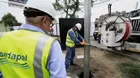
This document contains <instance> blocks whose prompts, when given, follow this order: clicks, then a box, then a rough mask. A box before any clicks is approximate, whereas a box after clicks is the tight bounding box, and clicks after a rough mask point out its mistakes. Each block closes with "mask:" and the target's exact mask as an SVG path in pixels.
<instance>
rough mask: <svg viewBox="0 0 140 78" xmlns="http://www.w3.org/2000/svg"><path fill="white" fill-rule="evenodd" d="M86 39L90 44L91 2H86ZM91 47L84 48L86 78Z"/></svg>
mask: <svg viewBox="0 0 140 78" xmlns="http://www.w3.org/2000/svg"><path fill="white" fill-rule="evenodd" d="M84 3H85V4H84V12H85V13H84V38H85V40H86V42H87V44H90V26H91V23H90V21H91V0H85V1H84ZM89 63H90V46H89V45H85V47H84V78H89V67H90V66H89Z"/></svg>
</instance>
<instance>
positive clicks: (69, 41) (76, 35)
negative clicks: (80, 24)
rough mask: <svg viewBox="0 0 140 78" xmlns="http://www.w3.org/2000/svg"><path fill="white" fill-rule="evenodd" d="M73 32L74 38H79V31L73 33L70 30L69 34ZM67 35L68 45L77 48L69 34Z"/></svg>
mask: <svg viewBox="0 0 140 78" xmlns="http://www.w3.org/2000/svg"><path fill="white" fill-rule="evenodd" d="M70 31H72V32H73V33H74V36H75V37H77V38H78V32H77V31H75V32H74V31H73V30H72V29H70V30H69V31H68V33H69V32H70ZM68 33H67V38H66V45H67V46H69V47H74V46H75V42H74V41H73V40H72V39H71V38H70V36H69V34H68Z"/></svg>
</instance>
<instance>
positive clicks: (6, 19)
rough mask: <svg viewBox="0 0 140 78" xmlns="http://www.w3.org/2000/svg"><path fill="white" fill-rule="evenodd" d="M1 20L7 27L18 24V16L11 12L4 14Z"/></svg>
mask: <svg viewBox="0 0 140 78" xmlns="http://www.w3.org/2000/svg"><path fill="white" fill-rule="evenodd" d="M1 22H2V23H3V24H4V25H5V28H7V27H12V26H15V25H17V24H18V22H17V20H16V18H15V17H14V16H13V15H12V14H10V13H8V14H6V15H4V16H3V17H2V20H1ZM6 31H7V29H6Z"/></svg>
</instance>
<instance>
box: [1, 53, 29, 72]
mask: <svg viewBox="0 0 140 78" xmlns="http://www.w3.org/2000/svg"><path fill="white" fill-rule="evenodd" d="M19 61H20V62H19ZM21 61H22V63H21ZM3 64H8V65H10V66H12V67H16V68H19V67H20V68H24V69H29V68H30V66H29V65H28V64H27V55H20V54H13V53H11V52H10V53H6V52H0V65H3Z"/></svg>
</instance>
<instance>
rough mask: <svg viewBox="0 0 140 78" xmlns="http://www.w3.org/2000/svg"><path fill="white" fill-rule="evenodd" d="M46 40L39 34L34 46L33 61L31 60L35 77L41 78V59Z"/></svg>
mask: <svg viewBox="0 0 140 78" xmlns="http://www.w3.org/2000/svg"><path fill="white" fill-rule="evenodd" d="M46 41H47V40H46V39H44V38H43V36H41V37H40V39H39V40H38V42H37V45H36V48H35V54H34V62H33V63H34V64H33V65H34V66H33V67H34V75H35V78H43V73H42V65H41V64H42V61H41V60H42V54H43V48H44V47H45V44H46Z"/></svg>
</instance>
